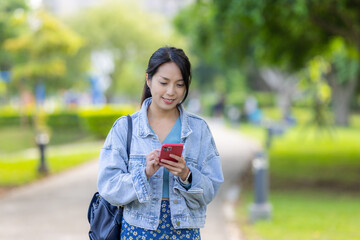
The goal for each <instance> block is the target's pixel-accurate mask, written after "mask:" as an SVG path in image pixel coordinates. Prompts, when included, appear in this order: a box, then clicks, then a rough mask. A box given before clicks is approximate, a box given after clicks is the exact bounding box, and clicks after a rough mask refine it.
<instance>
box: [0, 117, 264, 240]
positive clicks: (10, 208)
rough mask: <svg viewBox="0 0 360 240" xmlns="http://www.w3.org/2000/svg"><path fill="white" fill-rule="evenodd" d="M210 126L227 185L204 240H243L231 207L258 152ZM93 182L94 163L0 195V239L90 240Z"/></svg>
mask: <svg viewBox="0 0 360 240" xmlns="http://www.w3.org/2000/svg"><path fill="white" fill-rule="evenodd" d="M208 123H209V125H210V128H211V131H212V133H213V135H214V138H215V142H216V144H217V147H218V150H219V152H220V155H221V157H222V166H223V171H224V177H225V182H224V184H223V185H222V187H221V189H220V191H219V194H218V195H217V197H216V198H215V200H214V201H213V202H212V203H210V205H209V207H208V212H207V222H206V225H205V228H204V229H201V235H202V239H204V240H215V239H216V240H243V239H244V238H243V236H242V234H241V229H238V226H237V225H236V223H235V222H234V221H233V215H232V214H233V209H232V206H233V205H234V202H235V201H236V197H237V195H238V193H239V190H240V189H239V185H238V184H239V179H240V178H241V176H242V174H243V173H244V171H245V170H246V169H247V168H248V167H249V164H250V161H251V159H252V156H253V154H254V152H255V151H256V150H257V149H259V146H258V145H257V143H256V142H254V141H252V140H250V139H248V138H246V137H244V136H242V135H241V134H240V133H239V132H238V131H235V130H230V129H228V128H225V127H224V125H223V123H222V121H219V120H217V121H215V120H208ZM96 177H97V161H92V162H89V163H86V164H84V165H82V166H79V167H76V168H73V169H71V170H69V171H66V172H62V173H60V174H56V175H53V176H50V177H48V178H45V179H43V180H40V181H37V182H35V183H33V184H30V185H27V186H24V187H20V188H17V189H14V190H12V191H10V192H8V193H7V194H5V195H2V196H1V197H0V239H4V240H5V239H11V240H23V239H26V240H49V239H51V240H84V239H88V237H87V232H88V228H89V225H88V222H87V207H88V204H89V201H90V199H91V197H92V194H93V193H94V192H95V191H96Z"/></svg>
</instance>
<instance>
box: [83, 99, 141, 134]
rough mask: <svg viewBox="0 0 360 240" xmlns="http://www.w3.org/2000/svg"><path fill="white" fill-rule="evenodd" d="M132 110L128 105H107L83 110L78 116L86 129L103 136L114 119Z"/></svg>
mask: <svg viewBox="0 0 360 240" xmlns="http://www.w3.org/2000/svg"><path fill="white" fill-rule="evenodd" d="M133 112H134V108H132V107H130V106H122V107H120V108H118V107H111V106H109V105H107V106H105V107H103V108H100V109H89V110H83V111H81V113H80V116H81V121H82V122H83V124H84V127H85V128H86V130H88V131H89V132H91V133H92V134H94V135H95V136H96V137H98V138H105V137H106V136H107V134H108V133H109V131H110V129H111V127H112V125H113V124H114V122H115V121H116V119H118V118H119V117H122V116H125V115H127V114H131V113H133Z"/></svg>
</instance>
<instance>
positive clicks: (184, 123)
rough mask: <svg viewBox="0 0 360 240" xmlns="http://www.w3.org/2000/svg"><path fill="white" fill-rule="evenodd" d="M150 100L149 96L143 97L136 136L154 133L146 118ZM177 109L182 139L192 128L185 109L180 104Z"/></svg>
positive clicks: (143, 136)
mask: <svg viewBox="0 0 360 240" xmlns="http://www.w3.org/2000/svg"><path fill="white" fill-rule="evenodd" d="M151 101H152V98H151V97H149V98H147V99H145V100H144V102H143V104H142V106H141V109H140V114H139V125H138V136H139V137H142V138H145V137H147V136H149V135H154V133H153V132H152V131H151V128H150V125H149V121H148V118H147V109H148V107H149V106H150V103H151ZM178 109H179V111H180V120H181V139H184V138H186V137H188V136H189V135H190V134H191V133H192V130H191V128H190V125H189V113H188V112H187V111H185V109H184V107H183V106H182V104H180V105H179V106H178Z"/></svg>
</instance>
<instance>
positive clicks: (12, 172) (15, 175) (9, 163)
mask: <svg viewBox="0 0 360 240" xmlns="http://www.w3.org/2000/svg"><path fill="white" fill-rule="evenodd" d="M102 143H103V142H102V141H100V142H89V143H72V144H71V145H65V146H56V147H49V149H47V151H46V153H47V158H46V161H47V165H48V168H49V171H50V172H49V173H50V174H52V173H57V172H60V171H63V170H65V169H69V168H71V167H74V166H76V165H79V164H81V163H84V162H86V161H89V160H91V159H95V158H97V157H98V155H99V152H100V149H101V146H102ZM38 167H39V153H38V152H37V149H30V150H28V151H24V152H16V153H11V154H1V155H0V186H6V187H8V186H19V185H23V184H26V183H30V182H32V181H34V180H36V179H39V178H41V177H42V176H41V175H39V174H38V172H37V169H38Z"/></svg>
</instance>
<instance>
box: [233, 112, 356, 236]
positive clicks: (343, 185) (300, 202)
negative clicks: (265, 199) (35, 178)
mask: <svg viewBox="0 0 360 240" xmlns="http://www.w3.org/2000/svg"><path fill="white" fill-rule="evenodd" d="M265 112H266V111H265ZM270 113H271V114H272V116H275V117H276V113H275V112H270ZM294 113H297V114H300V113H302V111H301V110H297V111H296V112H294ZM308 115H309V114H308V113H305V112H303V115H302V116H300V117H298V119H299V122H300V124H298V125H297V126H294V127H290V128H288V129H287V130H286V131H285V133H284V134H283V135H279V136H275V137H274V138H273V141H272V145H271V147H270V149H268V150H267V152H268V159H269V163H270V164H269V166H270V169H269V172H270V203H271V204H272V205H273V218H272V220H271V221H259V222H257V223H256V224H254V225H250V224H249V223H248V216H249V213H248V206H249V204H250V203H251V201H252V199H253V197H252V191H250V190H245V191H244V192H243V193H242V195H241V196H240V198H241V201H240V203H239V205H238V208H237V216H238V219H239V224H240V228H241V230H242V231H243V232H244V235H245V236H246V239H249V240H272V239H274V240H275V239H276V240H281V239H284V240H287V239H291V240H303V239H304V240H305V239H306V240H307V239H310V240H312V239H314V240H342V239H346V240H360V231H359V230H358V228H359V226H360V205H359V202H360V194H359V190H360V184H359V183H360V161H359V159H360V137H359V136H360V116H359V115H353V116H352V117H351V127H347V128H344V127H332V128H330V129H329V128H325V129H322V130H319V129H316V128H314V127H312V126H308V125H306V124H305V123H306V119H308ZM240 131H241V132H242V133H243V134H245V135H248V136H249V137H252V138H254V139H257V140H258V141H260V142H261V143H264V142H265V138H266V131H265V129H264V128H263V127H255V126H252V125H249V124H242V125H241V128H240ZM250 182H251V179H248V182H246V183H244V184H245V185H244V186H243V187H244V188H245V189H248V188H249V187H250V185H251V184H249V183H250ZM295 189H296V190H295Z"/></svg>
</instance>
